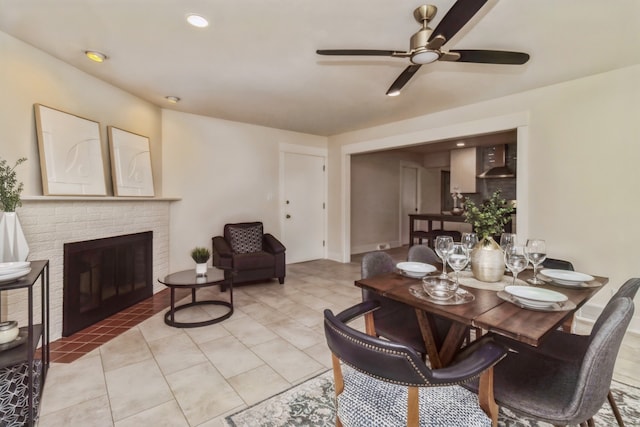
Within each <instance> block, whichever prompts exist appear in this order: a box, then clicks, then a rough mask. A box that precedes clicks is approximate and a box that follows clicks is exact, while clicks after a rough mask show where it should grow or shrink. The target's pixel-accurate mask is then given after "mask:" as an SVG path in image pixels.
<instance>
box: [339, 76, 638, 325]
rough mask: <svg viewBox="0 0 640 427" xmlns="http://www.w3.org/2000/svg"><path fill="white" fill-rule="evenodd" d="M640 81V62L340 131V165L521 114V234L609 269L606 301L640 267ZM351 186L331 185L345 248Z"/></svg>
mask: <svg viewBox="0 0 640 427" xmlns="http://www.w3.org/2000/svg"><path fill="white" fill-rule="evenodd" d="M638 81H640V66H633V67H628V68H624V69H620V70H616V71H611V72H608V73H603V74H599V75H595V76H591V77H587V78H582V79H578V80H574V81H570V82H567V83H564V84H559V85H554V86H549V87H545V88H541V89H536V90H533V91H530V92H526V93H522V94H518V95H513V96H508V97H504V98H500V99H495V100H492V101H487V102H483V103H479V104H474V105H469V106H465V107H462V108H458V109H454V110H449V111H444V112H441V113H437V114H432V115H427V116H422V117H419V118H416V119H412V120H407V121H404V122H397V123H392V124H389V125H385V126H380V127H377V128H370V129H366V130H363V131H359V132H352V133H348V134H343V135H339V136H336V137H332V138H330V156H332V158H334V159H335V160H336V161H337V162H338V165H340V164H344V163H345V162H346V160H347V159H348V155H347V154H349V153H354V152H358V151H367V150H370V149H372V148H375V149H380V148H383V147H392V146H400V145H406V144H410V143H412V142H413V143H416V142H420V141H433V140H437V139H443V138H444V137H447V136H448V137H454V136H463V135H468V134H472V133H478V131H480V130H482V129H484V130H485V131H488V130H490V128H492V127H493V128H494V130H499V129H497V127H500V126H501V124H505V123H507V124H508V123H515V124H516V126H515V127H518V128H519V133H518V156H519V159H518V161H519V164H518V171H519V177H518V194H519V199H518V228H519V230H521V231H522V233H523V234H525V235H521V236H520V238H521V239H526V238H527V237H529V236H537V237H540V238H544V239H546V240H547V247H548V251H549V254H550V255H552V256H554V257H559V258H566V259H570V260H572V261H573V262H574V264H575V267H576V269H577V270H580V271H585V272H590V273H594V274H598V275H604V276H609V277H610V278H611V283H610V286H609V287H608V288H607V289H605V290H603V291H601V292H600V293H599V294H598V295H597V296H596V298H595V299H594V301H593V305H598V304H599V305H602V304H604V302H606V300H608V298H609V296H610V295H611V292H613V291H614V290H615V289H617V288H618V287H619V286H620V285H621V284H622V283H623V282H624V281H625V280H626V279H628V278H629V277H633V276H637V275H638V266H637V265H638V263H637V259H636V258H637V257H636V254H635V246H636V245H635V244H634V242H635V241H636V240H638V239H640V224H639V223H638V222H637V221H635V220H634V219H632V218H628V216H629V215H630V213H631V212H634V211H635V210H637V209H638V208H640V198H639V197H638V192H637V190H636V189H635V186H636V183H637V182H639V178H640V176H639V175H640V168H638V166H637V163H638V159H639V158H640V144H638V141H639V140H640V121H639V120H638V119H637V118H638V115H639V113H640V85H638V84H637V82H638ZM521 141H522V144H521ZM338 165H334V166H335V167H339V166H338ZM346 170H347V171H348V168H346ZM342 188H347V189H348V186H347V185H344V184H341V185H339V186H331V187H330V194H329V201H330V206H331V209H332V210H333V211H332V212H331V213H330V219H331V220H333V221H335V222H331V223H330V225H329V226H330V231H331V235H330V239H329V241H330V245H331V246H330V248H329V249H330V253H331V254H333V255H336V254H337V255H338V256H340V255H342V254H343V251H344V244H345V239H344V238H342V237H341V235H340V234H339V231H340V230H341V229H343V228H348V225H346V224H344V223H343V221H344V218H346V217H347V216H345V215H344V213H343V212H348V211H349V207H348V206H345V205H344V204H342V203H341V201H342V200H345V201H347V200H349V197H348V196H345V194H343V191H342ZM521 195H522V197H523V199H522V200H521V199H520V197H521ZM608 242H611V243H608ZM586 311H587V312H588V311H589V310H586Z"/></svg>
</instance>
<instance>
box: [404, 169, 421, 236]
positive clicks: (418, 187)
mask: <svg viewBox="0 0 640 427" xmlns="http://www.w3.org/2000/svg"><path fill="white" fill-rule="evenodd" d="M403 168H412V169H415V170H416V208H417V209H418V211H419V210H420V207H421V205H422V170H423V169H424V168H423V167H422V166H420V165H418V164H416V163H411V162H407V161H405V160H401V161H400V203H399V206H398V212H399V218H398V242H400V246H403V245H404V242H403V241H402V230H403V229H404V227H403V226H402V225H403V223H402V217H403V215H404V213H403V212H402V195H403V194H404V174H403V173H402V169H403ZM416 213H418V212H416ZM407 224H408V222H407ZM409 244H411V236H409Z"/></svg>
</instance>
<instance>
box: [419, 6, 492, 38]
mask: <svg viewBox="0 0 640 427" xmlns="http://www.w3.org/2000/svg"><path fill="white" fill-rule="evenodd" d="M486 2H487V0H458V1H457V2H455V3H454V4H453V6H451V9H449V11H448V12H447V14H446V15H445V16H444V17H443V18H442V20H441V21H440V23H439V24H438V26H437V27H436V29H435V30H433V33H431V37H429V41H431V40H432V39H434V38H435V37H436V36H438V35H441V36H444V38H445V40H446V41H449V40H451V38H452V37H453V36H455V35H456V33H457V32H458V31H460V29H461V28H462V27H464V25H465V24H466V23H467V22H469V20H470V19H471V18H473V15H475V14H476V13H478V11H479V10H480V9H481V8H482V6H484V4H485V3H486Z"/></svg>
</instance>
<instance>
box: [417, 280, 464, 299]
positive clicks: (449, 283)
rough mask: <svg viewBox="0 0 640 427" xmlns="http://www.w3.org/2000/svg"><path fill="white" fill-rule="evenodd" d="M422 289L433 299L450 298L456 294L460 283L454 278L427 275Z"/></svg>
mask: <svg viewBox="0 0 640 427" xmlns="http://www.w3.org/2000/svg"><path fill="white" fill-rule="evenodd" d="M422 289H424V291H425V292H426V293H427V295H429V296H430V297H431V298H433V299H437V300H441V301H444V300H448V299H450V298H451V297H453V296H454V295H455V294H456V291H457V290H458V285H457V284H456V282H454V281H453V280H449V279H441V278H439V277H425V278H423V279H422Z"/></svg>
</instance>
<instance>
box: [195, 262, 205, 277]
mask: <svg viewBox="0 0 640 427" xmlns="http://www.w3.org/2000/svg"><path fill="white" fill-rule="evenodd" d="M206 275H207V263H206V262H203V263H200V264H196V276H206Z"/></svg>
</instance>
